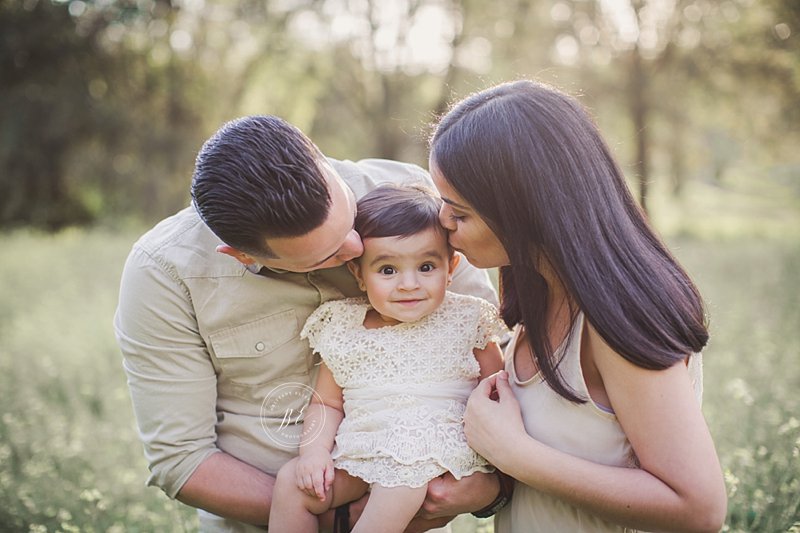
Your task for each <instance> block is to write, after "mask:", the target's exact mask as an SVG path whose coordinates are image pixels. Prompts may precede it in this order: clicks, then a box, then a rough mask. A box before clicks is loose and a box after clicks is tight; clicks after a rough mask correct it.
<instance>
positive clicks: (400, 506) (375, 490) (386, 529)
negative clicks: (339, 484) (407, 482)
mask: <svg viewBox="0 0 800 533" xmlns="http://www.w3.org/2000/svg"><path fill="white" fill-rule="evenodd" d="M427 491H428V486H427V485H423V486H421V487H417V488H411V487H382V486H380V485H377V484H375V485H373V486H372V490H371V491H370V495H369V500H367V506H366V507H365V508H364V512H363V513H361V518H359V519H358V522H357V523H356V525H355V527H354V528H353V533H369V532H372V531H381V532H382V533H391V532H394V531H396V532H397V533H402V532H403V531H405V529H406V526H407V525H408V523H409V522H411V519H412V518H414V515H416V514H417V511H419V508H420V507H422V502H423V501H424V500H425V494H426V492H427Z"/></svg>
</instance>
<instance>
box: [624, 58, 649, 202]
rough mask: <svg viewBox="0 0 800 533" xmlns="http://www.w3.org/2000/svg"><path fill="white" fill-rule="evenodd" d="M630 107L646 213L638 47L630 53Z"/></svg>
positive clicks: (643, 83)
mask: <svg viewBox="0 0 800 533" xmlns="http://www.w3.org/2000/svg"><path fill="white" fill-rule="evenodd" d="M629 88H630V94H629V98H630V106H631V119H632V122H633V132H634V141H635V145H636V155H635V157H636V159H635V164H634V168H635V169H636V177H637V179H638V181H639V203H640V205H641V207H642V210H643V211H644V212H645V213H647V194H648V180H649V175H648V169H649V162H648V138H647V118H648V116H647V115H648V111H649V109H648V103H647V80H646V78H645V73H644V66H643V65H642V55H641V53H640V52H639V45H638V44H637V45H636V46H634V48H633V51H632V52H631V79H630V86H629Z"/></svg>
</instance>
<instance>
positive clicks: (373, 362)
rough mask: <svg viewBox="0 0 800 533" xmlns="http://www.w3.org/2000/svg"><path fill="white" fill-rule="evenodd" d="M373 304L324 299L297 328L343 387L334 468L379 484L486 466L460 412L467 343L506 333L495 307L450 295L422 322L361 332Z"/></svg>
mask: <svg viewBox="0 0 800 533" xmlns="http://www.w3.org/2000/svg"><path fill="white" fill-rule="evenodd" d="M370 308H371V307H370V305H369V302H368V301H367V300H366V298H348V299H344V300H335V301H330V302H326V303H324V304H322V305H321V306H320V307H319V308H318V309H317V310H316V311H314V313H313V314H312V315H311V316H310V317H309V319H308V321H307V322H306V325H305V327H304V328H303V331H302V333H301V336H302V337H307V338H308V340H309V343H310V344H311V347H312V348H313V349H314V351H315V352H317V353H319V354H320V355H321V356H322V359H323V361H324V362H325V364H326V365H327V366H328V368H329V369H330V371H331V373H332V374H333V378H334V379H335V380H336V383H337V384H338V385H339V386H340V387H341V388H342V390H343V394H344V412H345V417H344V419H343V420H342V423H341V425H340V426H339V430H338V433H337V434H336V444H335V446H334V449H333V452H332V456H333V459H334V464H335V466H336V468H340V469H344V470H346V471H347V472H349V473H350V474H351V475H354V476H357V477H359V478H361V479H363V480H364V481H366V482H368V483H378V484H379V485H382V486H385V487H395V486H400V485H404V486H409V487H420V486H422V485H425V484H426V483H427V482H428V481H430V480H431V479H433V478H435V477H436V476H439V475H441V474H443V473H444V472H446V471H450V472H452V473H453V475H454V476H455V477H456V478H457V479H460V478H461V477H463V476H467V475H469V474H472V473H474V472H491V471H492V470H493V468H492V467H490V466H489V465H488V463H487V462H486V460H485V459H484V458H483V457H481V456H479V455H478V454H477V453H475V451H473V450H472V449H471V448H470V447H469V446H468V445H467V440H466V437H465V436H464V428H463V414H464V408H465V406H466V400H467V397H468V396H469V394H470V392H472V389H473V388H475V385H476V384H477V381H478V377H479V375H480V367H479V366H478V362H477V361H476V360H475V357H474V356H473V353H472V349H473V348H484V347H485V346H486V344H487V343H488V342H490V341H496V340H497V339H499V338H500V336H501V335H503V334H504V333H505V331H506V329H505V325H504V324H503V322H502V321H501V320H500V318H499V317H498V315H497V310H496V309H495V307H494V306H493V305H492V304H490V303H489V302H486V301H485V300H482V299H480V298H475V297H473V296H465V295H460V294H455V293H450V292H448V293H447V294H446V296H445V299H444V302H443V303H442V305H440V306H439V308H438V309H436V310H435V311H434V312H433V313H431V314H430V315H428V316H427V317H425V318H423V319H422V320H419V321H417V322H412V323H401V324H397V325H394V326H384V327H382V328H378V329H366V328H364V326H363V324H364V318H365V316H366V313H367V311H368V310H369V309H370Z"/></svg>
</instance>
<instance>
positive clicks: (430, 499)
mask: <svg viewBox="0 0 800 533" xmlns="http://www.w3.org/2000/svg"><path fill="white" fill-rule="evenodd" d="M499 493H500V482H499V480H498V478H497V474H494V473H492V474H485V473H483V472H476V473H474V474H472V475H470V476H466V477H463V478H461V479H460V480H456V478H454V477H453V474H451V473H450V472H447V473H445V474H444V475H441V476H439V477H437V478H434V479H432V480H430V481H429V482H428V494H427V495H426V496H425V501H424V502H423V504H422V509H420V511H419V513H417V516H416V518H414V520H412V521H411V523H410V524H409V525H408V528H407V529H406V533H412V532H417V531H427V530H428V529H431V528H435V527H442V526H444V525H445V524H447V523H448V522H449V521H450V520H452V519H453V518H455V517H456V515H459V514H462V513H471V512H473V511H479V510H481V509H483V508H485V507H486V506H488V505H489V504H491V503H492V502H493V501H494V500H495V498H496V497H497V495H498V494H499Z"/></svg>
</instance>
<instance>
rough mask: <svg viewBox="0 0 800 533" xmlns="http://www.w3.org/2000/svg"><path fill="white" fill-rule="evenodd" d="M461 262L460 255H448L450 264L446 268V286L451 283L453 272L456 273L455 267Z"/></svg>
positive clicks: (454, 253) (455, 253)
mask: <svg viewBox="0 0 800 533" xmlns="http://www.w3.org/2000/svg"><path fill="white" fill-rule="evenodd" d="M460 262H461V254H459V253H457V252H455V251H453V253H451V254H450V264H449V265H448V268H447V285H450V284H451V283H452V282H453V272H455V271H456V267H457V266H458V264H459V263H460Z"/></svg>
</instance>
